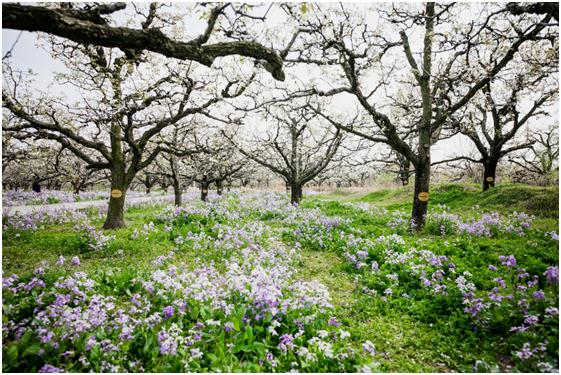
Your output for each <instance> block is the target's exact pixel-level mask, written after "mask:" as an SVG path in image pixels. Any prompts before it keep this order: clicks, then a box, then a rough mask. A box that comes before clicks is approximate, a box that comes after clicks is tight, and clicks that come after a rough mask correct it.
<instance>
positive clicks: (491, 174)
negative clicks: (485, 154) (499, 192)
mask: <svg viewBox="0 0 561 375" xmlns="http://www.w3.org/2000/svg"><path fill="white" fill-rule="evenodd" d="M497 164H498V161H497V160H494V159H491V160H489V161H488V162H487V163H484V164H483V191H486V190H489V188H491V187H495V179H496V176H497Z"/></svg>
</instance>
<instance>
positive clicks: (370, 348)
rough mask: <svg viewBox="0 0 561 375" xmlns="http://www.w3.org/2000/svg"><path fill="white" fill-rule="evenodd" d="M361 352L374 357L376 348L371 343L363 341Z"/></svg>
mask: <svg viewBox="0 0 561 375" xmlns="http://www.w3.org/2000/svg"><path fill="white" fill-rule="evenodd" d="M362 350H364V351H365V352H367V353H368V354H371V355H374V354H375V353H376V347H375V346H374V344H373V343H372V342H371V341H365V342H364V343H362Z"/></svg>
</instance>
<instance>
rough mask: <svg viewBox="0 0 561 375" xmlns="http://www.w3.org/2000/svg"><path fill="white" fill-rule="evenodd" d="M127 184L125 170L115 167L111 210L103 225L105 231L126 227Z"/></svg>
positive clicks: (110, 199) (112, 177)
mask: <svg viewBox="0 0 561 375" xmlns="http://www.w3.org/2000/svg"><path fill="white" fill-rule="evenodd" d="M127 188H128V186H127V184H126V183H125V168H124V166H121V167H120V168H119V167H118V166H115V167H114V169H113V170H112V171H111V197H110V198H109V208H108V209H107V218H106V220H105V223H104V224H103V229H118V228H124V227H125V226H126V225H125V195H126V193H127Z"/></svg>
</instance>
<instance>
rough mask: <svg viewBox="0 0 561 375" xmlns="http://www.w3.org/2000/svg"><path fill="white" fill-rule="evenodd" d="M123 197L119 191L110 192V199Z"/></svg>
mask: <svg viewBox="0 0 561 375" xmlns="http://www.w3.org/2000/svg"><path fill="white" fill-rule="evenodd" d="M122 196H123V192H122V191H121V190H119V189H113V190H111V197H113V198H121V197H122Z"/></svg>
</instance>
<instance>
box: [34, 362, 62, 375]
mask: <svg viewBox="0 0 561 375" xmlns="http://www.w3.org/2000/svg"><path fill="white" fill-rule="evenodd" d="M39 372H43V373H48V372H63V371H62V369H60V368H58V367H55V366H53V365H49V364H48V363H46V364H45V365H44V366H43V367H41V368H40V369H39Z"/></svg>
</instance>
